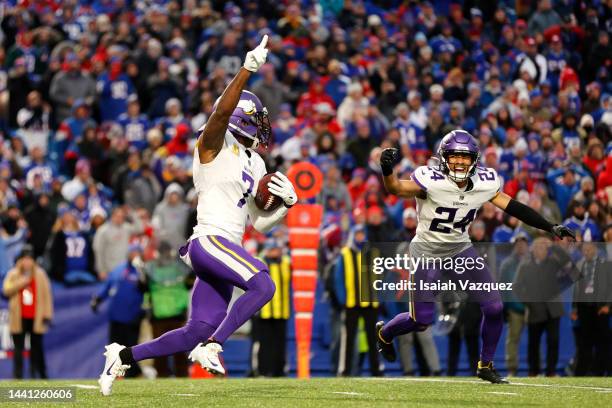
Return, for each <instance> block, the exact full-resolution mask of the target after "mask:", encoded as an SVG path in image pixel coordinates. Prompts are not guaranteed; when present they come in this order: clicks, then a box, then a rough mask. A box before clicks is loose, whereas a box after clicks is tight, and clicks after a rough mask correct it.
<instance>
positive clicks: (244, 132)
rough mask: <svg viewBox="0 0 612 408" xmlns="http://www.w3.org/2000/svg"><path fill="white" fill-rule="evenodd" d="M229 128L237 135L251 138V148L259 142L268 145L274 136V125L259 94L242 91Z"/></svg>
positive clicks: (255, 146) (254, 147)
mask: <svg viewBox="0 0 612 408" xmlns="http://www.w3.org/2000/svg"><path fill="white" fill-rule="evenodd" d="M228 129H229V131H230V132H232V133H233V134H234V135H235V136H243V137H246V138H247V139H251V140H252V141H253V144H252V145H251V148H253V149H256V148H257V146H259V144H262V145H264V146H267V145H268V143H269V142H270V137H271V136H272V127H271V126H270V120H269V118H268V110H267V109H266V108H265V106H263V104H262V103H261V101H260V100H259V98H258V97H257V95H255V94H254V93H252V92H249V91H242V93H241V94H240V100H239V101H238V105H237V106H236V109H234V112H232V115H231V116H230V120H229V124H228Z"/></svg>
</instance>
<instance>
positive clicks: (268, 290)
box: [247, 270, 276, 303]
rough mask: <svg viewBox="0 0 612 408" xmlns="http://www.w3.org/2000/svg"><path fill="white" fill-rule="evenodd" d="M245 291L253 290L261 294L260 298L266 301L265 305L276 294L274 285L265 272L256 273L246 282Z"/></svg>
mask: <svg viewBox="0 0 612 408" xmlns="http://www.w3.org/2000/svg"><path fill="white" fill-rule="evenodd" d="M247 289H248V290H249V291H250V290H254V291H256V292H258V293H260V294H261V297H262V298H264V299H266V303H267V302H268V301H270V299H272V297H273V296H274V292H276V285H275V284H274V281H273V280H272V278H271V277H270V274H269V273H268V271H267V270H262V271H259V272H257V273H256V274H255V275H253V277H252V278H251V279H249V280H248V281H247Z"/></svg>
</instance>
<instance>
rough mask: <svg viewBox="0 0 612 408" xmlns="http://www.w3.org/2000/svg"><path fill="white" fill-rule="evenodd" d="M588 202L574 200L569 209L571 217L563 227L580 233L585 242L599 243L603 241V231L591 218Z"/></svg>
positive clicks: (564, 222) (565, 221)
mask: <svg viewBox="0 0 612 408" xmlns="http://www.w3.org/2000/svg"><path fill="white" fill-rule="evenodd" d="M586 209H587V202H586V201H584V200H580V199H578V200H572V201H571V202H570V204H569V207H568V214H569V215H570V216H569V217H567V218H566V219H565V220H564V221H563V225H565V226H566V227H568V228H569V229H571V230H572V231H579V232H580V235H581V236H582V240H583V241H584V242H597V241H600V240H601V230H600V228H599V226H598V225H597V223H596V222H595V221H594V220H592V219H591V218H590V217H589V213H588V212H587V210H586Z"/></svg>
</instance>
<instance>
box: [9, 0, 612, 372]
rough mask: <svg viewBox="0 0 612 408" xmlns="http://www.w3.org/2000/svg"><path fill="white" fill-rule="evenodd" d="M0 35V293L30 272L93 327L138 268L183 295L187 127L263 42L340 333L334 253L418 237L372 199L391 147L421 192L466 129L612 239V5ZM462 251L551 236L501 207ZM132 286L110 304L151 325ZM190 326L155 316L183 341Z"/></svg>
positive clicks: (500, 167)
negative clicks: (180, 256) (81, 297)
mask: <svg viewBox="0 0 612 408" xmlns="http://www.w3.org/2000/svg"><path fill="white" fill-rule="evenodd" d="M0 18H1V23H0V216H1V221H2V222H1V228H0V277H4V276H6V275H7V274H9V270H11V269H12V268H13V267H14V266H15V263H16V262H18V261H21V260H23V259H29V258H32V259H34V260H35V262H36V263H37V264H38V265H39V266H40V268H41V270H43V271H44V272H46V274H47V275H48V276H49V278H50V279H51V280H52V281H53V282H54V284H59V285H64V286H68V287H72V286H76V285H80V284H88V283H92V284H93V283H96V282H99V281H102V282H104V286H103V289H102V291H101V292H100V293H99V294H98V295H96V296H95V297H94V299H93V300H92V308H93V309H94V310H95V309H96V308H97V307H98V304H99V302H101V301H103V299H104V298H105V296H108V295H109V291H110V293H111V294H113V293H115V292H113V291H112V290H110V288H111V287H112V285H118V286H119V287H121V283H117V282H119V281H121V280H122V279H123V280H126V281H128V280H129V279H127V278H126V276H129V274H122V272H121V271H123V269H122V268H125V267H126V265H127V267H129V268H131V267H132V264H134V263H135V262H133V260H134V259H135V258H137V259H138V260H139V262H140V260H142V262H143V263H145V264H147V265H148V266H147V267H146V268H135V269H138V270H142V269H147V268H148V270H154V269H155V267H150V265H151V264H154V265H157V266H159V265H161V268H162V269H163V270H164V272H159V273H157V274H155V273H153V272H151V273H148V274H146V275H147V276H146V277H144V278H143V277H142V273H141V274H140V275H139V276H140V277H139V278H136V281H139V282H140V283H142V284H143V285H144V286H149V288H150V287H151V286H152V285H153V286H154V285H155V282H158V283H159V282H162V284H160V285H158V286H161V287H163V286H164V284H163V282H166V281H165V280H167V281H172V282H177V281H180V280H181V279H183V278H184V276H185V274H186V272H185V271H184V270H181V268H179V267H178V266H177V267H173V266H172V267H169V266H168V265H171V264H172V262H173V259H174V258H173V257H172V255H171V254H172V253H173V251H176V249H177V248H178V247H179V246H180V245H181V244H182V243H184V241H185V239H186V238H187V237H188V236H189V235H190V233H191V229H192V227H193V225H194V224H195V205H196V200H197V197H196V195H195V193H194V191H193V188H192V181H191V161H192V151H193V147H194V144H195V140H196V132H195V131H196V130H197V129H198V128H199V127H200V126H202V124H204V123H205V122H206V119H207V117H208V116H209V115H210V113H211V108H212V105H213V103H214V101H215V99H216V98H217V97H218V96H219V95H220V93H221V92H222V90H223V89H224V87H225V85H226V83H227V81H228V79H229V78H231V77H232V76H233V74H235V73H236V72H237V70H238V69H239V68H240V67H241V66H242V61H243V58H244V55H245V53H246V51H248V50H249V49H251V48H253V47H254V46H255V45H257V44H258V42H259V40H260V39H261V37H262V35H264V34H268V35H269V36H270V41H269V43H268V47H269V49H270V53H269V55H268V63H267V64H266V65H264V67H262V69H261V70H260V71H259V72H258V73H257V74H255V75H253V76H252V79H251V82H250V83H249V89H250V90H251V91H253V92H255V93H256V94H257V95H258V96H259V97H260V98H261V100H262V102H263V103H264V105H265V106H267V108H268V111H269V112H270V119H271V122H272V125H273V132H274V138H273V141H272V143H271V145H270V146H269V148H268V149H267V150H266V151H262V156H263V157H264V159H265V160H266V162H267V166H268V170H269V171H274V170H276V169H278V170H281V171H285V170H286V169H287V168H288V167H289V166H290V165H291V164H293V163H295V162H298V161H309V162H312V163H314V164H316V165H317V166H318V167H319V168H320V169H321V170H322V171H323V173H324V184H323V189H322V192H321V193H320V195H319V197H318V198H317V202H318V203H320V204H322V205H323V206H324V210H325V213H324V223H323V225H322V234H321V237H322V238H321V262H320V267H321V278H322V279H321V281H322V282H323V283H324V287H325V289H326V290H323V291H322V293H323V292H325V293H324V294H321V295H320V296H319V297H318V299H317V301H320V302H329V303H330V304H331V305H332V306H331V307H330V309H337V311H338V313H331V316H332V319H336V320H334V321H335V322H337V324H338V325H340V324H341V323H340V320H341V319H340V315H341V311H342V310H343V308H345V307H346V304H343V301H344V302H345V301H346V299H344V298H343V296H342V295H340V296H338V293H336V292H337V291H336V290H335V289H334V288H335V283H337V276H336V275H337V274H336V272H335V269H334V268H335V265H336V264H337V262H336V261H337V259H338V257H339V256H340V257H341V256H342V255H341V248H342V247H344V246H351V245H353V247H355V248H356V246H355V245H356V244H355V242H357V241H358V240H357V241H356V240H355V239H354V238H355V236H356V235H358V236H360V237H361V239H362V240H369V241H408V240H410V239H411V238H412V237H413V236H414V232H415V228H416V211H415V210H414V202H413V201H406V200H402V199H398V198H397V197H393V196H389V195H387V194H386V193H385V191H384V187H383V186H382V183H381V172H380V168H379V166H378V159H379V155H380V152H381V149H384V148H386V147H397V148H399V149H400V150H401V154H402V160H401V162H400V163H399V164H398V166H397V171H398V172H399V173H400V174H401V177H404V178H408V177H409V176H410V174H411V172H412V170H413V169H414V168H416V167H417V166H419V165H423V164H432V163H433V162H432V161H431V159H430V158H431V156H432V153H435V151H436V148H437V143H438V141H439V140H440V139H441V137H442V136H443V135H444V134H445V133H446V132H448V131H450V130H453V129H456V128H464V129H466V130H468V131H469V132H471V133H472V134H473V135H474V136H475V137H476V138H477V140H478V141H479V143H480V146H481V162H482V164H483V165H485V166H487V167H493V168H495V169H496V170H497V171H498V173H499V174H500V176H501V177H502V178H503V180H504V191H505V192H507V193H508V194H509V195H511V196H512V197H514V198H516V199H518V200H519V201H521V202H523V203H526V204H528V205H530V206H531V207H532V208H535V209H537V210H538V211H540V212H541V213H542V214H543V215H544V216H545V217H547V218H548V219H549V220H551V221H553V222H555V223H564V224H566V225H569V226H570V227H571V228H573V229H574V230H575V231H576V233H577V235H578V239H579V240H581V241H585V242H591V241H593V242H597V241H605V242H611V241H612V213H611V212H610V203H611V200H612V141H611V133H612V78H611V75H612V45H611V44H610V34H611V32H612V1H610V0H594V1H582V0H559V1H551V0H539V1H527V0H516V1H512V0H504V1H498V2H491V1H480V0H465V1H453V0H440V1H434V2H429V1H413V0H410V1H401V0H378V1H376V0H371V1H361V0H359V1H351V0H344V1H343V0H321V1H318V2H317V1H309V0H303V1H268V0H261V1H235V2H222V1H207V0H204V1H201V0H183V1H178V0H175V1H172V0H170V1H166V0H149V1H147V0H115V1H111V0H83V1H75V0H67V1H61V2H60V1H55V0H20V1H15V0H8V1H4V2H3V3H2V5H0ZM471 233H472V235H473V238H474V240H475V241H482V242H485V241H486V242H496V243H514V242H515V241H516V240H517V239H519V238H524V239H525V240H527V241H529V242H531V241H532V240H533V239H534V238H536V237H537V235H538V233H537V231H535V230H532V229H530V228H528V227H524V226H522V225H519V223H518V222H517V220H516V219H513V218H511V217H508V216H502V215H501V213H500V212H499V211H497V210H496V209H495V208H494V207H493V206H492V205H489V204H487V205H485V206H484V207H483V209H482V211H481V213H480V214H479V216H478V218H477V221H476V222H475V223H474V224H473V226H472V231H471ZM272 235H273V236H272V237H271V238H270V237H264V236H261V235H260V234H258V233H256V232H254V231H251V230H249V231H248V232H247V234H246V236H245V245H246V246H247V248H249V249H250V250H251V251H253V252H260V251H264V252H263V254H264V255H265V253H266V252H265V251H268V250H271V249H274V248H275V247H280V248H282V247H284V243H283V242H284V240H285V239H286V232H285V231H284V230H283V228H279V229H277V230H276V231H275V232H274V233H273V234H272ZM266 239H272V241H270V242H267V241H266ZM266 242H267V244H266ZM277 249H278V248H277ZM282 252H283V251H280V252H279V251H276V252H274V253H275V254H276V255H275V257H276V258H278V257H279V256H281V255H280V254H281V253H282ZM160 254H162V255H160ZM164 254H165V255H164ZM276 258H275V259H276ZM158 264H159V265H158ZM28 265H29V263H28ZM17 269H19V268H17ZM118 270H119V271H120V272H117V271H118ZM9 275H10V274H9ZM153 275H155V276H154V277H153ZM164 279H165V280H164ZM109 282H110V283H109ZM112 282H115V283H112ZM130 282H132V281H130ZM181 282H182V281H181ZM21 283H22V285H21V286H19V287H20V288H21V292H23V288H24V287H26V289H27V288H29V287H31V286H32V285H31V284H30V286H27V285H28V283H27V282H26V280H23V281H22V282H21ZM132 283H133V282H132ZM181 285H182V284H181ZM132 286H134V285H132ZM137 286H138V285H137ZM141 286H142V285H141ZM179 286H180V285H179ZM136 289H138V290H135V289H134V288H133V287H132V288H131V289H129V288H128V289H126V290H125V291H119V292H118V293H121V294H123V295H125V297H126V299H129V301H130V302H132V303H133V304H135V305H136V306H135V307H136V308H137V309H138V310H139V311H140V307H141V303H142V299H140V303H139V302H138V296H140V294H141V293H142V291H141V290H140V287H138V288H136ZM28 290H29V289H28ZM40 290H43V289H40ZM33 291H34V292H35V293H36V294H37V295H40V293H42V292H40V291H36V290H34V289H33ZM9 292H10V291H9ZM177 293H179V295H180V296H186V295H185V293H183V291H182V290H180V289H177ZM5 295H7V296H8V294H7V293H6V290H5ZM166 295H167V294H164V296H166ZM179 295H177V296H179ZM132 296H136V297H137V298H136V299H135V300H134V299H133V298H132ZM164 296H162V297H161V299H164ZM22 297H23V295H22ZM114 297H115V298H116V296H114ZM21 303H22V305H21V306H26V305H25V304H24V303H23V301H22V302H21ZM170 303H172V302H170ZM166 306H167V308H168V309H172V307H171V306H168V305H166ZM372 307H373V306H372ZM602 307H603V306H602ZM23 309H28V310H29V309H30V308H25V307H24V308H23ZM185 309H186V305H185V307H184V308H177V309H176V310H165V309H164V312H160V313H161V314H160V316H162V317H160V319H166V318H168V316H170V318H174V317H177V316H178V318H177V319H175V320H176V321H175V322H174V323H172V324H180V321H181V316H183V315H184V313H185ZM36 310H38V309H36ZM30 312H31V311H29V312H28V313H30ZM32 313H33V312H32ZM41 313H42V312H41ZM519 313H520V310H519ZM598 313H599V312H598ZM120 314H121V313H117V315H116V316H115V323H117V324H120V325H127V326H116V327H115V329H116V330H115V334H117V333H118V332H120V333H125V332H126V331H127V332H130V333H133V334H134V335H135V336H136V338H137V337H138V332H137V331H136V332H135V333H134V331H135V330H137V329H136V328H135V327H136V326H137V324H136V323H134V322H135V321H136V320H134V319H136V317H135V316H137V317H138V321H139V319H140V313H135V314H134V315H133V316H132V315H130V316H129V319H128V320H130V321H122V320H125V319H126V317H125V316H119V315H120ZM598 315H601V313H599V314H598ZM604 315H605V316H606V318H607V316H608V312H606V313H604ZM45 316H46V315H45ZM48 317H49V318H50V315H49V316H48ZM572 317H576V316H574V315H572ZM24 318H26V317H24ZM31 318H32V316H30V317H28V319H30V320H31ZM46 318H47V316H46V317H45V319H46ZM40 319H42V317H40ZM112 319H113V313H112V310H111V321H112ZM117 319H119V320H117ZM35 320H36V319H35ZM362 320H367V321H368V323H369V320H371V319H362ZM574 320H576V319H574ZM356 321H357V320H356ZM177 322H178V323H177ZM39 323H40V324H34V325H33V326H31V327H30V330H34V332H36V331H38V332H44V329H45V328H44V327H43V326H44V324H43V323H44V322H43V320H40V322H39ZM355 324H356V323H355ZM130 325H131V327H132V328H129V327H128V326H130ZM24 327H25V326H24ZM126 327H127V328H126ZM171 327H174V326H172V325H170V326H164V328H161V327H160V328H159V330H161V332H162V333H163V331H164V330H167V329H169V328H171ZM22 329H24V328H23V327H19V330H17V331H21V330H22ZM352 329H355V330H352V332H355V333H357V332H358V330H357V329H358V328H357V327H352ZM130 330H132V331H130ZM607 330H608V331H609V328H607ZM264 331H265V330H264ZM368 331H369V330H368ZM112 332H113V330H112V329H111V336H112ZM158 333H159V332H158ZM519 336H520V333H519ZM132 337H133V336H132ZM417 337H418V336H417ZM125 341H127V340H125ZM130 341H131V340H130ZM534 341H535V340H534ZM417 343H418V342H417ZM410 344H412V343H410ZM365 347H366V348H367V346H365ZM406 347H409V346H406ZM428 347H430V348H429V350H430V351H431V344H430V345H429V346H427V345H425V346H423V347H422V348H423V349H424V350H425V351H427V350H428ZM421 355H423V353H422V352H421ZM424 355H425V356H429V357H428V358H430V359H432V361H433V358H431V353H424ZM608 358H609V357H608ZM373 362H374V360H372V359H370V364H372V363H373ZM432 364H433V363H432ZM430 369H431V370H430V371H431V372H440V371H441V369H440V368H439V363H438V365H437V366H436V365H435V364H433V366H431V365H430ZM158 371H159V370H158ZM404 371H405V372H407V373H409V372H411V371H412V369H405V370H404ZM553 371H554V370H553ZM530 372H531V371H530ZM372 373H373V374H377V371H376V370H374V369H373V371H372Z"/></svg>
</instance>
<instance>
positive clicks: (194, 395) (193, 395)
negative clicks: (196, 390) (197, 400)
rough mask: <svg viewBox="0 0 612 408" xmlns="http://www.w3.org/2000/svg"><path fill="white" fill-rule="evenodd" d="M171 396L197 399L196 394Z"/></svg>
mask: <svg viewBox="0 0 612 408" xmlns="http://www.w3.org/2000/svg"><path fill="white" fill-rule="evenodd" d="M170 395H174V396H177V397H197V395H196V394H170Z"/></svg>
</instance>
